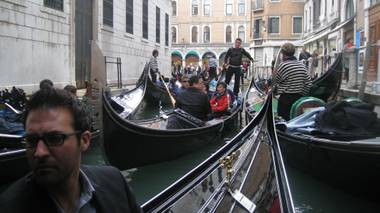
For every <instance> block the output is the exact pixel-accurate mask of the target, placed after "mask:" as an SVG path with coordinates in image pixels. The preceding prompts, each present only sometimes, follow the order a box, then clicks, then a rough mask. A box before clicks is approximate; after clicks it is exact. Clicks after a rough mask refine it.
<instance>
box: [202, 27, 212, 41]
mask: <svg viewBox="0 0 380 213" xmlns="http://www.w3.org/2000/svg"><path fill="white" fill-rule="evenodd" d="M203 42H204V43H210V27H209V26H205V27H204V28H203Z"/></svg>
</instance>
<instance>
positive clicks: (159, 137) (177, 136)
mask: <svg viewBox="0 0 380 213" xmlns="http://www.w3.org/2000/svg"><path fill="white" fill-rule="evenodd" d="M103 106H104V108H103V109H104V114H103V121H104V122H103V123H104V126H105V127H106V128H104V140H105V142H104V151H105V154H106V156H107V160H108V161H109V163H110V164H111V165H114V166H116V167H118V168H119V169H122V170H124V169H129V168H134V167H141V166H144V165H149V164H154V163H159V162H162V161H167V160H172V159H175V158H178V157H180V156H182V155H184V154H187V153H190V152H193V151H195V150H198V149H199V148H201V147H203V146H205V145H207V144H209V143H212V142H216V141H217V140H221V139H223V138H224V137H226V136H228V135H229V134H231V133H233V132H234V131H236V130H237V128H238V127H239V126H240V120H239V110H236V111H235V112H234V113H233V115H232V116H230V117H229V118H228V119H227V120H225V121H223V122H221V123H219V124H216V125H212V126H209V127H207V126H206V127H200V128H193V129H182V130H160V129H152V128H145V127H142V126H140V125H138V124H136V123H134V122H131V121H128V120H125V119H123V118H121V117H120V116H118V115H117V114H116V113H114V112H113V109H112V108H111V106H110V105H109V104H108V103H104V104H103Z"/></svg>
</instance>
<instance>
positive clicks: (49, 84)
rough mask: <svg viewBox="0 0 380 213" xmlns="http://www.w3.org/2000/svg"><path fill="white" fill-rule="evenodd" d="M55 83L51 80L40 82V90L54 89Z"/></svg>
mask: <svg viewBox="0 0 380 213" xmlns="http://www.w3.org/2000/svg"><path fill="white" fill-rule="evenodd" d="M53 86H54V85H53V81H51V80H50V79H44V80H42V81H40V89H47V88H53Z"/></svg>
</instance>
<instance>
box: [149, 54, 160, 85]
mask: <svg viewBox="0 0 380 213" xmlns="http://www.w3.org/2000/svg"><path fill="white" fill-rule="evenodd" d="M157 57H158V50H156V49H154V50H153V52H152V56H151V57H150V61H149V67H150V76H151V77H152V81H153V82H154V83H156V81H157V77H158V75H159V71H158V62H157Z"/></svg>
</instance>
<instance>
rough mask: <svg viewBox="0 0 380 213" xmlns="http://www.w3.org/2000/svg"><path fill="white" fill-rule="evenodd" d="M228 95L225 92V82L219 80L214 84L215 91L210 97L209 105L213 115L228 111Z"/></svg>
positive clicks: (223, 113)
mask: <svg viewBox="0 0 380 213" xmlns="http://www.w3.org/2000/svg"><path fill="white" fill-rule="evenodd" d="M229 99H230V98H229V95H228V93H227V84H226V83H224V82H219V83H218V85H217V86H216V92H215V93H214V95H213V96H212V97H211V100H210V105H211V110H212V113H213V114H214V117H219V116H222V115H225V114H226V113H227V111H228V105H229V102H230V100H229Z"/></svg>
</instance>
